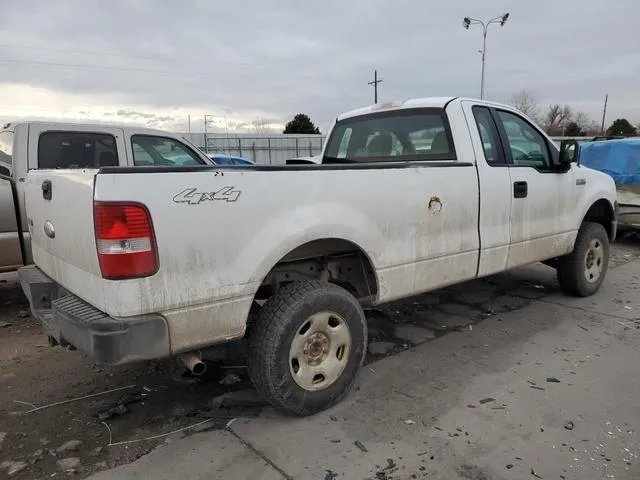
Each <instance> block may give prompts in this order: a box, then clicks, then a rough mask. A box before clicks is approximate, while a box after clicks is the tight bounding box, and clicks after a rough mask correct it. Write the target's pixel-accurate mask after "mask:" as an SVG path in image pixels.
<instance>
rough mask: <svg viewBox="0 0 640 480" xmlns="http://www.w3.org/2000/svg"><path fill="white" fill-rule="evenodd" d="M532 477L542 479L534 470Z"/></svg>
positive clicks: (532, 470)
mask: <svg viewBox="0 0 640 480" xmlns="http://www.w3.org/2000/svg"><path fill="white" fill-rule="evenodd" d="M531 475H533V476H534V477H536V478H542V477H541V476H540V475H538V474H537V473H536V471H535V470H534V469H533V468H532V469H531Z"/></svg>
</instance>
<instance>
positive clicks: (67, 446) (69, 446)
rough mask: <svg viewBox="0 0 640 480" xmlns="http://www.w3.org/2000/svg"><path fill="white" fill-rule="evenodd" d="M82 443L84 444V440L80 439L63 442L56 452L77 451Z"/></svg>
mask: <svg viewBox="0 0 640 480" xmlns="http://www.w3.org/2000/svg"><path fill="white" fill-rule="evenodd" d="M81 445H82V441H80V440H69V441H68V442H65V443H63V444H62V445H61V446H60V447H59V448H58V449H57V450H56V452H58V453H66V452H77V451H78V449H79V448H80V446H81Z"/></svg>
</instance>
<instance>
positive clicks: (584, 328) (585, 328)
mask: <svg viewBox="0 0 640 480" xmlns="http://www.w3.org/2000/svg"><path fill="white" fill-rule="evenodd" d="M577 325H578V326H579V327H580V328H581V329H583V330H584V331H585V332H588V331H589V329H588V328H587V327H583V326H582V325H580V324H579V323H578V324H577Z"/></svg>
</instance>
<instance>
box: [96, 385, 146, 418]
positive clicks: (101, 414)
mask: <svg viewBox="0 0 640 480" xmlns="http://www.w3.org/2000/svg"><path fill="white" fill-rule="evenodd" d="M147 392H148V389H147V388H145V387H142V388H139V389H138V390H135V391H133V392H127V393H125V394H123V395H121V396H120V397H119V398H117V399H116V400H115V401H107V402H104V403H103V404H102V408H101V409H100V410H99V411H98V413H97V416H98V419H99V420H101V421H103V422H104V421H105V420H108V419H109V418H112V417H118V416H122V415H126V414H127V413H129V409H128V408H127V405H129V404H131V403H135V402H141V401H142V400H143V399H144V398H145V397H146V396H147Z"/></svg>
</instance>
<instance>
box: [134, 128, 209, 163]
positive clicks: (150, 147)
mask: <svg viewBox="0 0 640 480" xmlns="http://www.w3.org/2000/svg"><path fill="white" fill-rule="evenodd" d="M131 149H132V151H133V164H134V165H135V166H136V167H140V166H167V165H168V166H185V165H205V162H204V161H203V160H202V159H201V158H200V157H199V156H198V155H197V154H196V153H195V152H194V151H192V150H191V149H190V148H189V147H187V146H186V145H185V144H183V143H182V142H180V141H178V140H176V139H174V138H169V137H160V136H156V135H132V136H131Z"/></svg>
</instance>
